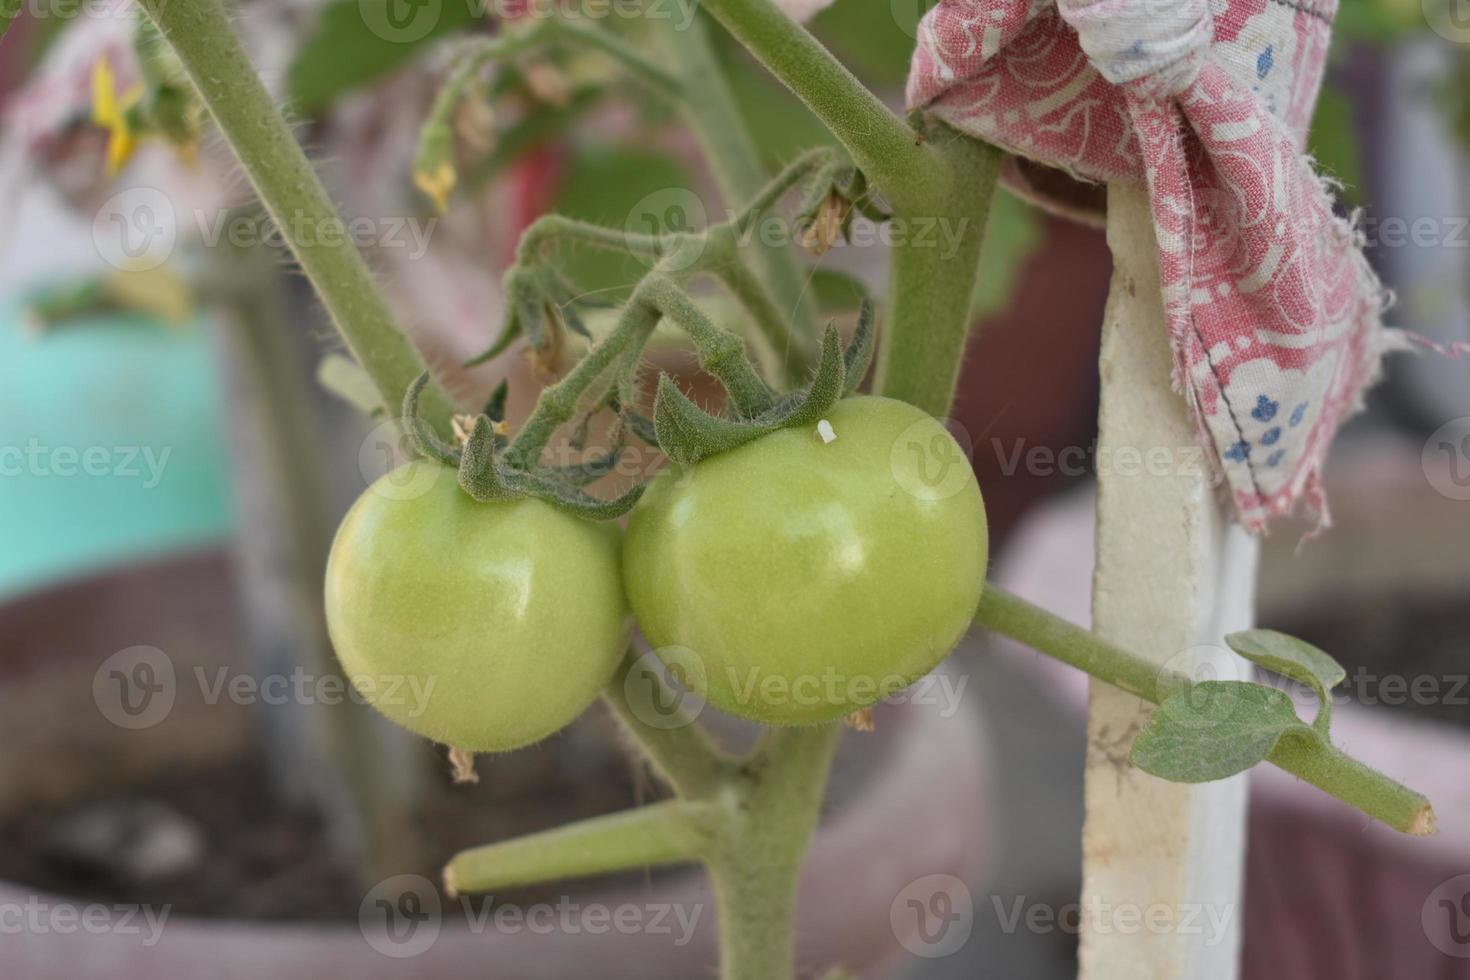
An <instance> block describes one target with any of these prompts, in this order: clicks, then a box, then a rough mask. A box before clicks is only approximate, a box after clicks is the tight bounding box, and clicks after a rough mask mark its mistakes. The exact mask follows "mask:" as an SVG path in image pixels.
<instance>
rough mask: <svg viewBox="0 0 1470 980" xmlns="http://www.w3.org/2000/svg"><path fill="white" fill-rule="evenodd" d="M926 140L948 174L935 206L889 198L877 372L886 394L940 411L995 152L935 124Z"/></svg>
mask: <svg viewBox="0 0 1470 980" xmlns="http://www.w3.org/2000/svg"><path fill="white" fill-rule="evenodd" d="M930 146H931V148H932V152H933V155H934V156H933V159H935V160H937V161H939V162H940V163H941V164H942V165H943V166H944V167H945V168H946V169H947V172H948V175H949V176H948V178H947V179H946V180H945V181H944V182H943V186H944V192H943V195H942V203H941V204H939V206H938V207H936V208H935V209H934V210H929V211H923V210H919V211H915V210H913V209H912V206H911V205H910V204H909V203H907V202H902V201H894V202H893V204H894V209H893V221H894V225H895V232H894V235H893V257H892V276H891V278H890V281H889V321H888V329H887V330H886V331H885V332H884V341H883V346H882V349H881V351H880V356H879V360H878V373H877V377H878V384H879V385H880V386H881V388H882V391H883V393H884V394H885V395H888V396H889V397H890V398H897V399H900V400H902V401H906V402H910V403H911V404H914V405H917V406H918V407H919V408H922V409H923V410H924V411H926V412H928V413H929V414H930V415H933V416H935V417H936V418H945V417H946V416H948V415H949V410H950V406H951V404H952V403H953V402H954V395H955V389H956V386H957V385H958V384H959V376H960V364H961V362H962V360H963V358H964V353H965V342H966V340H967V338H968V337H969V334H970V327H971V324H972V320H971V316H970V302H971V299H972V298H973V296H974V293H975V281H976V279H977V278H978V276H979V271H980V247H981V245H982V244H983V242H984V240H985V226H986V223H987V222H988V221H989V219H990V202H991V200H992V199H993V198H994V196H995V185H996V179H997V178H998V177H999V175H1000V162H1001V152H1000V151H999V150H997V149H996V148H995V147H992V146H989V145H987V144H985V143H981V142H979V141H977V140H972V139H970V138H969V137H967V136H962V135H960V134H959V133H956V132H954V131H953V130H951V129H949V128H948V127H944V126H941V125H938V124H936V125H935V126H934V128H933V134H932V138H931V141H930ZM924 222H932V223H934V224H935V225H936V226H937V227H938V228H939V229H940V230H941V232H942V234H938V235H936V236H935V239H937V240H934V239H931V238H930V237H929V236H926V235H922V234H920V233H919V232H918V231H917V229H918V228H922V227H923V226H924V225H923V223H924ZM901 223H902V224H901ZM899 227H903V228H904V229H905V231H904V233H903V234H899V233H898V231H897V230H896V229H897V228H899Z"/></svg>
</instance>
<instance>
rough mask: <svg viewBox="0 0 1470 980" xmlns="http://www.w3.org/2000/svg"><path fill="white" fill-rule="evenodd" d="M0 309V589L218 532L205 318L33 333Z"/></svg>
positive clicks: (226, 508) (221, 481)
mask: <svg viewBox="0 0 1470 980" xmlns="http://www.w3.org/2000/svg"><path fill="white" fill-rule="evenodd" d="M23 308H24V307H23V304H21V303H14V302H12V303H10V304H7V305H6V306H5V307H3V308H0V596H5V595H12V594H14V593H17V592H21V591H26V590H29V589H32V588H35V587H37V586H40V585H44V584H45V583H47V582H51V581H54V580H57V579H61V578H66V577H71V576H76V575H82V574H86V573H88V572H91V571H94V570H98V569H100V568H103V567H105V566H109V565H114V564H118V563H122V562H127V561H130V560H134V559H138V558H142V557H146V556H151V555H155V554H158V553H161V552H166V551H170V550H175V549H180V548H190V547H197V546H201V545H205V544H210V543H215V542H218V541H220V540H221V539H223V538H225V537H226V536H228V535H229V534H230V532H231V530H232V528H233V523H234V518H233V512H232V507H231V503H230V493H229V461H228V456H227V452H226V444H225V439H224V428H223V424H222V412H221V396H220V385H219V380H218V372H217V371H216V366H215V363H214V356H213V351H212V344H211V339H210V336H209V333H210V328H209V326H208V325H207V323H206V322H205V321H202V320H201V321H198V322H193V323H189V324H186V325H183V326H168V325H164V324H162V323H159V322H157V321H154V320H152V319H149V318H146V317H141V316H139V317H120V316H115V315H108V316H98V317H94V318H84V319H78V320H74V321H69V322H67V323H66V324H65V325H63V326H60V327H56V328H54V329H51V330H48V331H46V332H44V333H39V334H38V333H35V332H33V331H28V330H26V329H25V328H24V326H23V325H22V316H21V312H22V310H23Z"/></svg>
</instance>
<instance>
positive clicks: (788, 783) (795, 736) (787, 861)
mask: <svg viewBox="0 0 1470 980" xmlns="http://www.w3.org/2000/svg"><path fill="white" fill-rule="evenodd" d="M841 734H842V726H841V725H840V724H827V725H817V726H812V727H801V728H782V729H777V730H775V731H773V732H772V734H771V735H770V737H769V738H766V739H763V740H762V743H761V749H760V751H758V752H757V753H756V754H755V755H753V756H752V757H751V759H750V760H749V762H748V763H747V764H746V768H745V772H744V784H743V786H742V789H743V795H744V797H745V806H744V807H742V808H741V810H740V813H741V814H742V815H743V822H742V823H741V824H739V825H738V826H737V828H736V830H735V831H734V832H733V833H731V834H728V835H726V836H724V837H722V838H721V839H720V841H719V844H718V847H717V848H716V850H715V851H714V852H713V854H712V855H711V857H710V859H709V869H710V876H711V878H712V880H713V882H714V886H715V894H716V897H717V898H718V900H719V909H720V976H721V978H722V980H789V978H790V977H791V976H792V975H793V971H794V967H795V962H794V961H795V949H794V946H795V943H794V932H795V928H794V923H795V916H796V883H797V879H798V877H799V876H800V874H801V866H802V861H803V859H804V858H805V856H806V851H807V847H808V845H809V844H810V842H811V837H812V834H813V832H814V831H815V830H816V826H817V818H818V816H819V815H820V812H821V806H822V798H823V796H824V794H825V791H826V784H827V773H828V771H829V769H830V768H831V763H832V754H833V753H834V752H835V751H836V749H837V742H838V740H839V738H840V737H841Z"/></svg>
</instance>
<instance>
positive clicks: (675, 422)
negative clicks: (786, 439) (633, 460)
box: [653, 374, 774, 466]
mask: <svg viewBox="0 0 1470 980" xmlns="http://www.w3.org/2000/svg"><path fill="white" fill-rule="evenodd" d="M653 426H654V432H655V434H656V435H657V436H658V447H659V448H660V449H662V450H663V453H664V455H665V456H667V457H669V459H671V460H673V461H674V462H676V463H683V464H684V465H686V466H692V465H693V464H695V463H697V462H699V461H700V460H701V459H703V458H704V457H706V456H713V455H714V454H715V453H722V452H725V451H727V450H730V449H735V448H736V447H738V446H743V445H745V444H746V443H747V442H750V441H752V440H754V439H758V438H760V437H761V436H763V435H765V434H766V433H767V432H769V431H771V429H773V428H774V426H771V425H763V424H759V423H757V422H755V421H750V422H735V421H732V420H730V419H722V418H718V417H716V416H714V415H711V414H709V413H708V412H706V411H705V410H704V409H702V408H700V407H699V406H698V405H696V404H694V403H693V402H692V401H690V400H689V397H688V396H687V395H685V394H684V393H683V392H682V391H680V390H679V386H678V385H676V384H674V382H673V381H672V380H670V379H669V376H668V375H667V374H665V375H662V376H660V377H659V379H658V394H656V395H655V396H654V399H653Z"/></svg>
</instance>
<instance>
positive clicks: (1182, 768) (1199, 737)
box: [1131, 681, 1320, 783]
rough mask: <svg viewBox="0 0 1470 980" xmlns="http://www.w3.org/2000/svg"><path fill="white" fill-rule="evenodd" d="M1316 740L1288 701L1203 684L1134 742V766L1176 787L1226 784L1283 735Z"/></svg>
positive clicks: (1269, 693)
mask: <svg viewBox="0 0 1470 980" xmlns="http://www.w3.org/2000/svg"><path fill="white" fill-rule="evenodd" d="M1288 733H1290V734H1293V735H1299V736H1304V737H1308V738H1319V737H1320V736H1319V735H1318V733H1317V732H1316V731H1315V730H1314V729H1312V728H1309V727H1307V726H1306V725H1304V724H1302V722H1301V720H1300V719H1299V718H1297V716H1296V710H1295V708H1293V706H1292V703H1291V698H1289V697H1287V696H1286V694H1285V693H1283V692H1281V691H1278V690H1276V689H1275V688H1271V687H1266V686H1265V685H1262V684H1250V683H1246V682H1244V681H1203V682H1201V683H1199V684H1196V685H1194V686H1193V687H1191V688H1189V689H1187V690H1184V691H1180V692H1179V693H1178V694H1175V695H1174V696H1172V697H1170V698H1168V699H1167V700H1165V701H1164V703H1163V704H1161V705H1160V706H1159V708H1158V710H1157V711H1155V712H1154V715H1153V719H1152V721H1150V723H1149V725H1148V727H1147V728H1145V729H1144V730H1143V731H1142V732H1140V733H1139V735H1138V738H1137V739H1135V740H1134V742H1133V751H1132V754H1131V758H1132V759H1133V764H1134V765H1136V766H1137V767H1138V768H1140V769H1142V770H1143V771H1144V772H1147V773H1150V774H1152V775H1155V776H1158V777H1160V778H1161V779H1167V780H1170V781H1171V782H1176V783H1207V782H1210V781H1212V780H1216V779H1225V778H1227V777H1229V776H1234V775H1235V774H1236V773H1240V772H1245V771H1246V770H1247V769H1249V768H1251V767H1252V766H1254V765H1256V764H1257V763H1258V762H1261V761H1263V760H1264V759H1265V758H1266V757H1267V756H1268V755H1270V754H1271V750H1272V749H1274V748H1275V747H1276V743H1277V742H1279V741H1280V740H1281V738H1282V736H1284V735H1286V734H1288Z"/></svg>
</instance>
